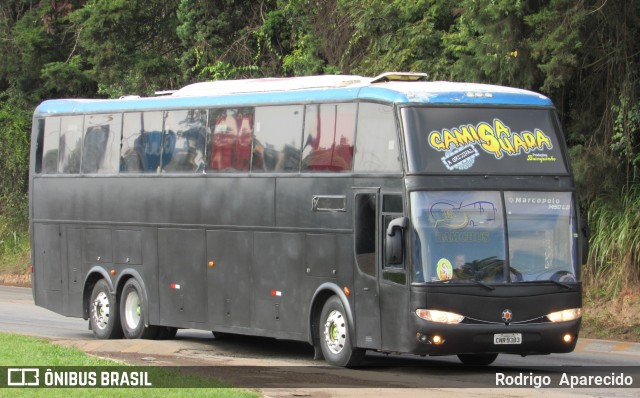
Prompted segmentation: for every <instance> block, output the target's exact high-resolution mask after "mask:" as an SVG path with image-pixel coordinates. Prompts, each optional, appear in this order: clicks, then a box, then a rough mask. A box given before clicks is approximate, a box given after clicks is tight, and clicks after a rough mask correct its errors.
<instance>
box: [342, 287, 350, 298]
mask: <svg viewBox="0 0 640 398" xmlns="http://www.w3.org/2000/svg"><path fill="white" fill-rule="evenodd" d="M342 290H344V294H346V295H347V297H349V296H351V290H349V288H348V287H346V286H345V287H343V288H342Z"/></svg>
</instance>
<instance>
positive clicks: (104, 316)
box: [89, 279, 122, 339]
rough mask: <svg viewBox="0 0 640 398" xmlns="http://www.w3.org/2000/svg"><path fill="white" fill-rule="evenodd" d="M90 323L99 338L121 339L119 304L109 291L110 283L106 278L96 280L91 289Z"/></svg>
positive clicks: (94, 333)
mask: <svg viewBox="0 0 640 398" xmlns="http://www.w3.org/2000/svg"><path fill="white" fill-rule="evenodd" d="M89 324H90V326H91V330H92V331H93V335H94V336H95V337H96V338H98V339H119V338H120V337H122V327H120V316H119V314H118V305H117V303H116V302H115V298H114V297H113V295H111V293H110V292H109V285H108V284H107V282H106V281H105V280H104V279H100V280H99V281H98V282H96V284H95V285H94V286H93V290H92V291H91V296H90V297H89Z"/></svg>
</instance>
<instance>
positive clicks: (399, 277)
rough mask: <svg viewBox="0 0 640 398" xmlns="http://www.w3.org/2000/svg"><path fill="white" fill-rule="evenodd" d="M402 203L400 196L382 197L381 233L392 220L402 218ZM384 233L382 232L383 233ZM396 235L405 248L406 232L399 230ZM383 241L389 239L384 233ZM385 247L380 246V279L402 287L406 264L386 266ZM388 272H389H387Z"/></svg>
mask: <svg viewBox="0 0 640 398" xmlns="http://www.w3.org/2000/svg"><path fill="white" fill-rule="evenodd" d="M403 208H404V206H403V203H402V194H384V195H382V225H383V228H382V231H386V230H387V227H388V226H389V223H390V222H391V221H393V220H394V219H396V218H398V217H402V216H403V213H404V211H403ZM383 233H384V232H383ZM396 233H400V234H402V235H401V236H402V240H403V242H402V243H403V247H404V248H406V241H405V239H406V233H407V231H406V230H399V231H397V232H396ZM383 236H384V239H385V240H386V239H389V237H388V236H387V234H386V233H384V235H383ZM385 247H386V245H385V244H383V245H382V250H383V254H382V259H383V260H382V268H383V273H382V277H383V279H384V280H387V281H390V282H394V283H398V284H401V285H404V284H405V283H406V279H407V278H406V274H405V272H404V270H405V264H406V260H405V261H403V262H402V263H401V264H388V263H387V262H386V258H387V257H386V253H384V250H385ZM405 251H406V250H405ZM403 254H404V256H403V258H406V253H403ZM387 271H390V272H387Z"/></svg>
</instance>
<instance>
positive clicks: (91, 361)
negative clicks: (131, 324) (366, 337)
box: [0, 333, 259, 398]
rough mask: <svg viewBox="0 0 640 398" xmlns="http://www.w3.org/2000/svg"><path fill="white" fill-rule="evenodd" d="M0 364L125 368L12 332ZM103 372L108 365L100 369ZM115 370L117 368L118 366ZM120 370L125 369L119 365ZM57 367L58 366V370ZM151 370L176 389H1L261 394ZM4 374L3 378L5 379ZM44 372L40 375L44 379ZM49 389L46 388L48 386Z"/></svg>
mask: <svg viewBox="0 0 640 398" xmlns="http://www.w3.org/2000/svg"><path fill="white" fill-rule="evenodd" d="M0 366H11V367H18V366H29V367H37V366H46V367H49V366H51V367H60V366H83V367H92V366H100V367H103V366H109V367H114V366H118V367H122V366H126V365H125V364H122V363H119V362H115V361H111V360H107V359H100V358H95V357H91V356H89V355H87V354H85V353H83V352H82V351H80V350H77V349H75V348H69V347H62V346H59V345H56V344H53V343H50V342H48V341H46V340H44V339H40V338H35V337H28V336H21V335H16V334H9V333H0ZM89 369H93V368H89ZM99 369H100V370H99V371H103V370H104V368H99ZM114 369H115V368H114ZM117 369H118V370H120V369H122V368H117ZM131 369H132V371H141V370H142V368H139V367H131ZM54 370H55V369H54ZM144 371H148V372H149V379H150V380H152V381H153V382H154V384H156V385H157V384H158V383H157V382H156V381H160V382H161V383H162V385H170V386H172V387H173V386H175V387H176V388H96V387H93V388H46V387H44V388H35V387H18V388H16V387H11V388H0V396H12V397H33V396H42V395H44V394H46V395H47V397H48V398H57V397H63V398H72V397H86V396H90V395H96V393H98V394H97V395H98V396H112V397H157V396H163V397H183V396H190V397H194V398H195V397H220V398H224V397H247V398H257V397H259V395H258V394H257V393H255V392H253V391H248V390H242V389H235V388H229V387H228V386H227V385H224V384H223V383H221V382H219V381H217V380H215V379H212V378H209V377H205V376H198V375H191V374H185V373H182V372H175V371H169V370H166V369H163V368H159V367H158V368H149V367H145V368H144ZM3 376H4V375H0V379H2V380H5V379H4V377H3ZM43 377H44V375H43V374H41V375H40V380H43ZM190 386H207V387H208V388H189V387H190ZM45 388H46V389H45ZM5 394H6V395H5Z"/></svg>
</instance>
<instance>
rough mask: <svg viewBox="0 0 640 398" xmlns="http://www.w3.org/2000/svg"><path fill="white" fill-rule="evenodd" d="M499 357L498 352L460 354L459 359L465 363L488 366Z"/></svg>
mask: <svg viewBox="0 0 640 398" xmlns="http://www.w3.org/2000/svg"><path fill="white" fill-rule="evenodd" d="M496 358H498V354H458V359H459V360H460V362H462V363H463V364H465V365H471V366H487V365H491V364H492V363H493V361H495V360H496Z"/></svg>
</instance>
